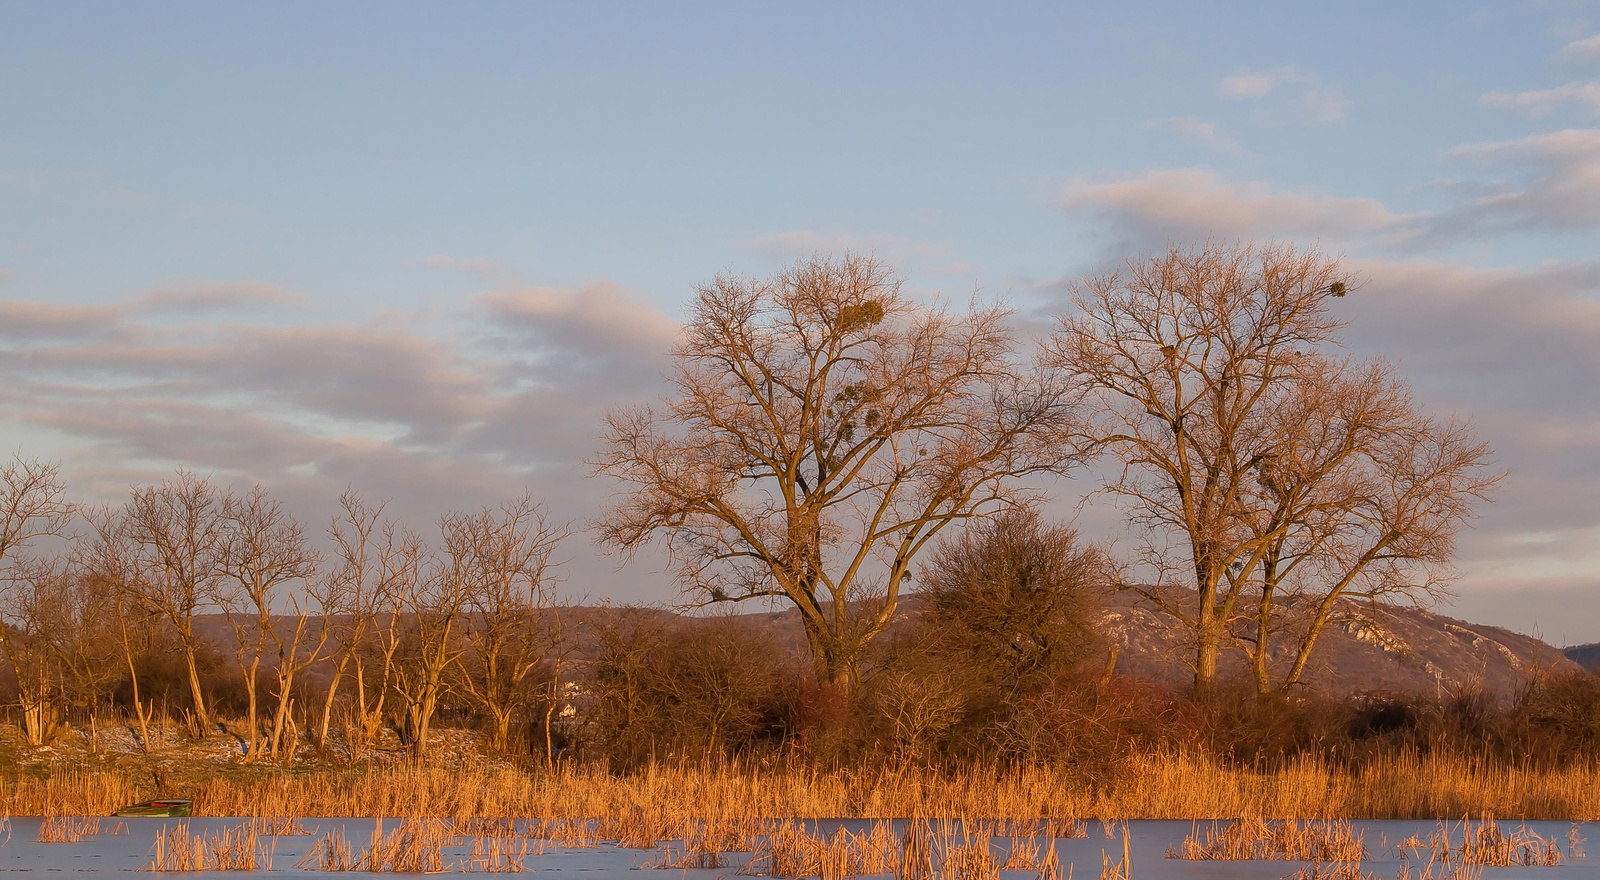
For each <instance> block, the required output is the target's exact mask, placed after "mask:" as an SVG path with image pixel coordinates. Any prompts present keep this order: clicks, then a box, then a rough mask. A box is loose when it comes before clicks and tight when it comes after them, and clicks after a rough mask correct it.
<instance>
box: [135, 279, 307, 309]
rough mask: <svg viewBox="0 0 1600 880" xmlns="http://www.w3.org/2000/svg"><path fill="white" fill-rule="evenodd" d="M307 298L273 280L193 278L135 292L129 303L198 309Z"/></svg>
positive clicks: (276, 303)
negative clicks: (226, 280)
mask: <svg viewBox="0 0 1600 880" xmlns="http://www.w3.org/2000/svg"><path fill="white" fill-rule="evenodd" d="M306 302H308V299H307V298H306V297H305V296H304V295H303V294H299V293H295V292H294V291H291V290H286V289H284V288H282V287H278V286H277V285H274V284H263V283H261V282H257V281H236V282H230V283H214V282H205V281H201V282H196V283H194V284H189V285H185V286H182V287H155V288H151V289H149V290H146V291H144V292H143V293H141V294H139V295H138V296H137V297H136V298H135V299H134V302H133V306H134V307H135V308H138V309H140V310H149V311H157V310H161V311H176V312H198V311H216V310H221V309H231V308H239V307H244V306H256V305H262V306H288V305H302V304H304V303H306Z"/></svg>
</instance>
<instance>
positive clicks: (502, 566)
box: [447, 495, 567, 751]
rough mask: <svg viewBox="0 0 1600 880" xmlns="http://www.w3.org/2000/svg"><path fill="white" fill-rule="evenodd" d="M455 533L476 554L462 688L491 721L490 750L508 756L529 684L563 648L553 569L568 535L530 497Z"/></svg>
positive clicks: (455, 523) (465, 519) (463, 519)
mask: <svg viewBox="0 0 1600 880" xmlns="http://www.w3.org/2000/svg"><path fill="white" fill-rule="evenodd" d="M449 528H451V529H456V530H459V531H460V532H461V533H462V538H464V539H465V541H466V542H467V545H468V547H469V548H470V549H469V550H468V554H469V555H468V558H467V566H468V575H467V579H468V583H469V588H470V592H469V594H468V598H467V602H468V605H469V606H470V608H471V611H472V614H471V615H470V616H469V617H468V619H467V621H466V637H467V639H468V641H469V642H470V643H471V645H472V648H471V650H470V651H468V652H467V654H466V655H465V657H464V658H463V664H462V665H463V670H462V671H463V675H462V682H463V684H464V686H465V688H466V691H467V693H468V694H469V695H470V696H471V697H472V699H473V701H474V702H476V703H477V704H478V705H479V706H480V707H481V708H482V709H483V710H484V712H486V713H487V714H488V716H489V724H490V728H489V744H490V747H491V748H493V749H495V750H498V751H504V750H505V749H506V748H507V747H508V745H509V741H510V731H511V719H512V715H513V714H514V713H515V712H516V711H517V710H518V709H519V708H522V707H523V705H524V704H525V703H526V700H525V699H524V697H525V695H526V693H525V687H526V685H527V683H528V681H529V677H530V676H531V675H532V674H533V672H534V671H535V670H537V669H539V668H541V667H543V666H544V665H545V664H546V663H547V662H548V661H549V660H550V659H551V657H552V656H553V655H554V654H555V653H557V651H558V650H559V648H560V645H561V641H562V633H561V621H560V615H559V612H558V611H557V609H555V608H554V607H553V605H554V603H553V602H552V599H553V595H554V589H553V588H554V584H553V581H552V579H551V577H550V567H551V554H552V553H554V552H555V548H556V545H557V544H558V543H559V542H560V541H561V539H562V538H564V537H566V535H567V528H566V527H565V526H563V525H558V524H555V523H552V522H550V521H549V520H548V518H547V516H546V515H545V512H544V510H543V509H542V508H540V507H539V506H538V505H536V504H534V502H533V500H532V498H530V497H529V496H527V495H523V496H522V497H521V498H519V499H518V500H517V501H515V502H512V503H511V504H508V505H506V506H504V507H502V508H500V509H499V510H497V511H496V510H483V511H481V512H479V513H477V514H473V515H460V516H458V517H456V518H455V519H454V520H452V522H451V524H450V526H449ZM447 545H448V542H447Z"/></svg>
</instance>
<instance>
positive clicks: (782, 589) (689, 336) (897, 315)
mask: <svg viewBox="0 0 1600 880" xmlns="http://www.w3.org/2000/svg"><path fill="white" fill-rule="evenodd" d="M1008 317H1009V314H1008V312H1006V311H1005V310H1004V309H1002V308H997V307H994V308H978V307H973V308H970V309H968V310H967V311H964V312H954V313H952V312H950V311H947V310H945V309H942V308H934V307H930V306H926V305H922V304H920V303H918V302H916V301H914V300H913V299H911V298H910V297H908V296H906V295H905V294H904V293H903V292H902V290H901V285H900V282H898V281H897V280H896V279H895V278H894V277H893V275H892V274H891V272H890V270H889V268H888V267H887V266H885V265H884V264H882V263H880V262H878V261H877V260H875V259H873V258H872V257H868V256H861V255H856V254H847V255H846V256H844V257H843V258H842V259H837V260H835V259H828V258H823V257H814V258H812V259H809V260H805V261H802V262H800V263H798V264H796V265H795V266H793V267H791V268H789V269H787V270H785V271H783V272H780V273H779V274H778V275H776V276H774V277H772V278H767V279H759V280H758V279H748V278H738V277H729V276H723V277H719V278H717V279H716V280H714V281H712V282H711V283H709V284H706V285H704V286H702V287H701V288H700V289H699V290H698V293H697V296H696V298H695V301H694V304H693V305H692V307H691V309H690V315H689V319H688V322H687V325H686V326H685V328H684V335H683V338H682V341H681V342H679V344H678V345H677V346H676V348H675V349H674V350H673V352H672V358H673V363H674V368H673V372H672V375H671V381H672V383H673V385H674V387H675V392H674V394H673V395H672V396H671V398H670V399H668V400H667V401H665V402H664V404H663V405H662V406H661V407H659V408H657V407H648V406H647V407H640V408H631V409H619V410H614V411H612V412H611V413H609V414H608V416H607V421H606V428H605V430H604V433H603V437H602V451H601V452H600V453H599V455H598V457H597V458H596V460H595V462H594V465H595V468H596V471H597V472H599V473H603V474H606V475H609V476H611V477H613V478H615V479H617V480H618V481H619V482H620V483H622V485H623V487H624V491H623V492H621V493H620V494H619V495H618V496H617V497H616V499H615V501H614V502H613V503H612V504H611V506H610V507H609V508H608V509H607V511H606V512H605V514H604V516H603V517H602V519H601V521H600V522H599V524H598V529H599V532H600V534H601V535H602V537H603V538H604V540H605V541H607V542H609V543H610V544H612V545H613V546H616V547H619V548H622V549H624V550H626V551H629V552H631V551H634V550H637V549H638V548H640V547H642V546H644V545H645V544H647V543H649V542H650V541H651V540H652V539H654V538H657V537H659V538H660V539H661V540H662V541H663V542H664V544H665V546H666V547H667V548H668V550H669V552H670V554H671V556H672V558H673V559H674V561H675V564H676V566H677V573H678V578H679V582H680V584H681V586H682V587H683V589H684V590H685V591H686V592H687V593H688V594H689V595H690V596H693V597H694V598H695V599H697V600H701V601H707V602H723V601H741V600H747V599H765V598H769V597H770V598H776V599H779V600H781V601H786V602H788V603H791V604H793V606H794V607H795V608H797V609H799V612H800V617H801V621H802V623H803V625H804V628H805V634H806V638H807V641H808V643H809V645H810V648H811V651H812V654H813V657H814V658H815V661H816V668H817V672H818V674H819V676H820V677H821V678H823V679H824V680H826V681H829V682H832V683H836V684H838V685H840V686H842V687H844V688H850V687H852V686H853V684H854V682H855V681H856V680H857V679H858V677H859V664H860V661H861V659H862V653H863V649H864V648H865V646H866V645H867V644H868V643H869V642H870V641H871V640H872V639H873V638H874V637H875V636H876V635H877V634H878V632H879V631H880V630H882V628H883V627H884V625H885V624H886V623H887V622H888V620H889V618H890V616H891V615H892V614H893V613H894V610H895V607H896V605H897V602H898V600H899V595H900V590H901V587H902V583H903V582H904V581H905V580H907V579H909V578H910V576H911V566H912V561H913V560H914V559H915V558H916V557H917V554H918V553H920V552H921V551H922V550H923V549H924V548H925V547H926V546H927V545H928V543H929V542H930V541H932V540H933V539H934V537H935V536H936V535H938V534H939V532H940V531H941V530H943V529H944V528H945V527H946V526H948V525H950V524H951V523H953V522H957V521H960V520H962V519H965V518H967V517H971V516H976V515H981V514H982V513H984V512H986V511H989V510H992V509H995V508H997V507H1000V506H1004V505H1005V504H1007V503H1009V502H1010V501H1012V500H1013V498H1014V496H1015V495H1016V494H1017V493H1018V491H1019V490H1018V489H1017V488H1016V482H1015V478H1017V477H1021V476H1024V475H1027V474H1030V473H1034V472H1037V471H1042V470H1050V469H1057V468H1060V467H1062V466H1063V465H1064V464H1065V463H1066V462H1067V461H1068V460H1070V459H1071V457H1072V456H1071V454H1070V452H1068V451H1067V449H1068V444H1065V443H1062V442H1059V439H1060V437H1061V436H1062V435H1064V434H1065V433H1066V428H1067V427H1068V422H1069V419H1070V417H1071V415H1072V412H1073V410H1072V406H1071V401H1070V400H1069V396H1068V394H1067V391H1066V387H1065V385H1064V384H1062V383H1059V382H1057V381H1055V380H1053V379H1052V378H1050V377H1048V376H1046V375H1044V374H1043V373H1041V372H1039V371H1036V370H1033V369H1031V368H1030V367H1029V366H1027V365H1026V364H1023V363H1019V359H1018V356H1017V344H1016V342H1015V340H1014V338H1013V335H1012V332H1011V330H1010V329H1009V328H1008V326H1007V321H1008Z"/></svg>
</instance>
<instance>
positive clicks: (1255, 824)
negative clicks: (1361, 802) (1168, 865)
mask: <svg viewBox="0 0 1600 880" xmlns="http://www.w3.org/2000/svg"><path fill="white" fill-rule="evenodd" d="M1366 857H1367V848H1366V845H1365V844H1364V843H1363V842H1362V837H1361V835H1360V834H1358V833H1356V831H1355V829H1354V828H1353V827H1352V826H1351V825H1350V823H1349V822H1348V821H1346V820H1312V821H1310V822H1295V821H1292V820H1280V821H1267V820H1265V819H1258V818H1246V819H1235V820H1233V821H1232V822H1229V823H1227V824H1226V825H1223V826H1221V827H1220V828H1219V827H1218V826H1217V824H1216V823H1212V824H1211V826H1210V827H1209V828H1207V829H1206V831H1205V836H1204V838H1201V837H1200V836H1199V835H1198V834H1197V833H1195V832H1191V833H1190V834H1189V835H1188V836H1186V837H1184V839H1183V842H1182V843H1180V844H1179V845H1178V846H1177V847H1176V848H1174V849H1168V850H1167V858H1169V859H1173V858H1176V859H1189V860H1195V861H1217V860H1226V861H1243V860H1251V859H1280V860H1283V861H1291V862H1318V863H1320V862H1354V863H1358V864H1359V863H1360V861H1361V860H1362V859H1364V858H1366Z"/></svg>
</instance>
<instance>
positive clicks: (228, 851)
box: [145, 822, 272, 872]
mask: <svg viewBox="0 0 1600 880" xmlns="http://www.w3.org/2000/svg"><path fill="white" fill-rule="evenodd" d="M150 856H151V858H150V862H149V863H148V864H146V865H145V870H147V871H162V872H189V871H254V870H257V869H260V870H268V871H270V870H272V851H271V850H270V849H268V848H267V847H264V846H262V845H261V841H260V838H259V836H258V835H257V834H256V832H255V829H254V828H253V827H252V825H251V824H250V823H246V824H243V825H237V826H234V827H232V828H224V829H222V830H220V831H207V832H205V833H203V834H194V835H191V834H190V833H189V823H188V822H179V823H177V824H175V825H173V826H171V827H169V828H167V830H166V832H165V833H163V834H159V835H157V836H156V842H155V845H154V846H153V847H152V848H151V851H150Z"/></svg>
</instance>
